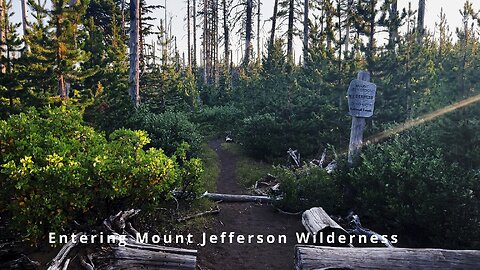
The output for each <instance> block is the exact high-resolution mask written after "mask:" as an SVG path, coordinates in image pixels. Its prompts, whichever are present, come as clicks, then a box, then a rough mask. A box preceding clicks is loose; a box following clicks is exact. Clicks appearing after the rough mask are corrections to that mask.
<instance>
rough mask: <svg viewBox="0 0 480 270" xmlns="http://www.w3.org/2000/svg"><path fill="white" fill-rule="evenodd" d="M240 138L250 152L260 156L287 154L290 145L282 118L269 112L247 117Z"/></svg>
mask: <svg viewBox="0 0 480 270" xmlns="http://www.w3.org/2000/svg"><path fill="white" fill-rule="evenodd" d="M240 139H241V141H242V143H243V144H244V146H245V148H246V149H247V150H248V151H249V152H250V153H252V154H253V155H255V156H257V157H260V158H266V157H271V156H274V157H278V156H283V155H286V151H287V150H288V147H289V145H288V140H287V138H286V135H285V133H284V127H283V125H282V123H281V120H280V119H279V118H278V117H277V116H276V115H274V114H269V113H267V114H262V115H254V116H251V117H247V118H245V119H244V120H243V125H242V129H241V133H240ZM290 147H293V146H290Z"/></svg>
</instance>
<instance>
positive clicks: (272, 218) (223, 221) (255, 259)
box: [198, 140, 303, 270]
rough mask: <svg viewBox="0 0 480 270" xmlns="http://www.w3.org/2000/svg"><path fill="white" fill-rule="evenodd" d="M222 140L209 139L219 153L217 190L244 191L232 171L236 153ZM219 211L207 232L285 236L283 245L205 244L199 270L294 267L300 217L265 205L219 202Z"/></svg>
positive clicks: (227, 191)
mask: <svg viewBox="0 0 480 270" xmlns="http://www.w3.org/2000/svg"><path fill="white" fill-rule="evenodd" d="M221 143H222V141H221V140H213V141H210V142H209V147H211V148H212V149H213V150H215V152H216V153H217V155H218V158H219V162H220V164H219V165H220V174H219V177H218V179H217V192H218V193H226V194H247V191H245V190H244V189H242V187H241V186H240V185H239V184H238V181H237V177H236V174H235V168H236V158H235V155H234V154H232V153H230V152H228V151H225V150H224V149H222V146H221ZM219 205H220V213H219V214H218V215H217V216H215V217H214V220H213V222H212V225H211V226H210V227H209V228H207V230H206V233H207V234H216V235H220V233H222V232H226V233H227V234H228V233H229V232H235V235H239V234H242V235H245V236H246V237H247V235H255V236H257V235H264V236H265V237H264V239H265V238H266V236H267V235H275V236H277V239H278V236H279V235H286V236H287V243H286V244H279V243H275V244H267V243H263V244H258V243H256V242H255V243H250V244H249V243H244V244H238V243H233V244H229V243H223V244H220V243H219V244H207V245H206V246H205V247H199V257H198V265H199V267H198V268H199V269H202V270H206V269H213V270H237V269H259V270H268V269H275V270H283V269H285V270H286V269H289V270H290V269H293V268H294V262H293V260H294V246H295V243H296V236H295V232H297V231H303V227H302V224H301V221H300V219H301V218H300V217H299V216H289V215H284V214H280V213H277V212H276V211H275V209H274V208H273V207H272V206H271V205H268V204H258V203H220V204H219Z"/></svg>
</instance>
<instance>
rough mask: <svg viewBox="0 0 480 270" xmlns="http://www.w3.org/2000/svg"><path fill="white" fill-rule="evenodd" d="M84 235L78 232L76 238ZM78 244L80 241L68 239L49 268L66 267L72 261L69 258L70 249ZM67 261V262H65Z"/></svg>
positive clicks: (56, 269) (54, 269) (52, 269)
mask: <svg viewBox="0 0 480 270" xmlns="http://www.w3.org/2000/svg"><path fill="white" fill-rule="evenodd" d="M82 235H84V233H77V234H76V235H75V239H79V237H80V236H82ZM77 245H78V241H72V240H70V241H68V242H67V243H66V244H65V245H64V246H63V247H62V248H61V249H60V251H59V252H58V254H57V256H55V258H53V260H52V262H51V264H50V267H48V269H47V270H60V269H64V266H65V265H67V266H68V264H69V263H70V259H67V257H68V255H69V253H70V250H72V249H73V248H74V247H76V246H77ZM64 261H65V263H64Z"/></svg>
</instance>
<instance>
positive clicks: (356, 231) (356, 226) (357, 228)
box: [347, 213, 393, 248]
mask: <svg viewBox="0 0 480 270" xmlns="http://www.w3.org/2000/svg"><path fill="white" fill-rule="evenodd" d="M347 218H348V219H351V221H350V225H351V226H352V227H353V229H350V230H348V232H349V233H350V234H351V235H365V236H367V238H368V239H371V238H372V237H375V238H376V239H379V240H380V241H379V243H378V244H380V245H385V246H386V247H388V248H393V245H392V243H390V241H389V240H388V239H387V238H385V237H384V236H383V235H380V234H378V233H376V232H374V231H372V230H370V229H367V228H364V227H363V226H362V223H360V218H359V217H358V215H355V214H353V213H351V214H350V215H349V216H348V217H347Z"/></svg>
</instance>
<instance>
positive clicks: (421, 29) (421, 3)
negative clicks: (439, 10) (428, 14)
mask: <svg viewBox="0 0 480 270" xmlns="http://www.w3.org/2000/svg"><path fill="white" fill-rule="evenodd" d="M417 29H418V30H417V31H418V33H417V41H418V42H419V43H421V42H422V39H423V35H424V33H425V0H418V18H417Z"/></svg>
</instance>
